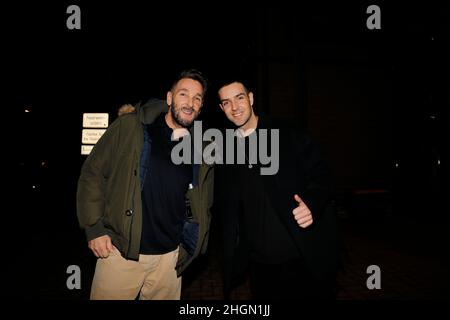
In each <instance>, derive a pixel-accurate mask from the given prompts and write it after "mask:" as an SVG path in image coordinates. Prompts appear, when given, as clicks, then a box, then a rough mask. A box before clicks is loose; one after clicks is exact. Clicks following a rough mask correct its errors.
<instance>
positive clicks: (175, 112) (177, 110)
mask: <svg viewBox="0 0 450 320" xmlns="http://www.w3.org/2000/svg"><path fill="white" fill-rule="evenodd" d="M182 110H187V111H192V115H193V117H192V120H185V119H183V117H182V115H181V112H182ZM170 113H171V114H172V118H173V120H174V121H175V122H176V123H177V124H178V125H180V126H182V127H183V128H188V127H190V126H191V125H192V123H193V122H194V120H195V119H197V117H198V112H196V111H195V110H194V108H191V107H178V106H177V105H176V104H175V102H174V103H172V105H171V106H170Z"/></svg>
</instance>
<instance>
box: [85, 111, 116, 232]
mask: <svg viewBox="0 0 450 320" xmlns="http://www.w3.org/2000/svg"><path fill="white" fill-rule="evenodd" d="M120 118H121V117H119V119H117V120H116V121H114V122H113V123H112V124H111V126H110V127H109V128H108V129H107V130H106V132H105V133H104V134H103V135H102V137H101V138H100V139H99V140H98V142H97V143H96V145H95V146H94V148H93V149H92V151H91V153H90V154H89V156H88V157H87V159H86V160H85V162H84V164H83V166H82V168H81V173H80V177H79V179H78V187H77V216H78V222H79V225H80V227H81V228H83V229H84V230H85V232H86V237H87V240H88V241H89V240H92V239H95V238H98V237H100V236H102V235H105V234H107V230H106V229H105V226H104V225H103V221H102V218H103V215H104V212H105V191H106V190H105V188H106V181H107V180H108V178H109V176H110V172H111V168H112V161H113V155H114V154H115V151H114V150H115V148H116V146H115V143H116V141H117V138H116V137H118V136H119V133H120V123H121V119H120Z"/></svg>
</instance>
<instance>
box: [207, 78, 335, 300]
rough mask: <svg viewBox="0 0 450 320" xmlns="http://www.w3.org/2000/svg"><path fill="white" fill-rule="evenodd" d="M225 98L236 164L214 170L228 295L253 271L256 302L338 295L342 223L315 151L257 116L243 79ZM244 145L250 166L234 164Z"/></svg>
mask: <svg viewBox="0 0 450 320" xmlns="http://www.w3.org/2000/svg"><path fill="white" fill-rule="evenodd" d="M219 99H220V107H221V109H222V110H223V111H224V113H225V115H226V117H227V118H228V119H229V120H230V121H231V122H232V123H233V124H234V125H235V127H236V128H237V130H236V131H235V137H234V139H235V147H236V152H234V153H233V157H235V158H234V159H235V160H236V161H235V162H233V163H234V164H230V159H232V158H227V155H224V156H223V158H224V159H227V162H226V164H225V165H219V166H217V167H216V170H217V171H216V196H215V204H214V206H215V208H216V210H217V211H218V213H219V217H220V223H219V226H220V229H221V231H222V232H221V233H222V240H223V251H222V253H223V258H224V263H223V268H224V280H225V286H224V288H225V294H226V296H228V294H229V293H230V291H231V290H232V288H233V286H234V285H235V284H237V281H238V279H242V276H243V275H244V274H245V271H246V270H248V271H249V274H250V284H251V291H252V295H253V298H255V299H260V298H262V299H301V298H320V299H323V298H324V299H329V298H331V299H332V298H334V297H335V293H336V291H335V279H336V270H337V265H338V251H339V250H338V247H339V245H338V236H337V224H336V217H335V213H334V210H333V206H332V204H331V203H332V202H331V188H330V181H329V180H330V177H329V170H328V169H327V166H326V165H325V163H324V161H323V160H322V158H321V156H320V153H319V151H318V148H317V146H316V145H315V144H314V143H313V142H312V141H311V140H310V139H309V138H308V137H307V136H306V135H304V134H302V133H300V132H299V131H298V130H297V129H295V128H290V127H280V126H276V125H274V123H272V122H271V121H270V120H269V119H267V118H264V117H261V116H260V117H258V116H257V115H256V114H255V112H254V110H253V102H254V97H253V93H252V92H250V91H249V90H248V89H247V88H246V86H245V85H244V84H243V83H242V82H240V81H229V82H227V83H224V84H223V85H222V86H221V87H220V89H219ZM264 129H266V130H264ZM255 141H258V142H257V143H256V144H255ZM266 142H267V143H266ZM239 146H242V147H243V149H241V150H246V152H245V155H244V157H243V159H245V160H244V162H245V163H244V164H235V163H237V156H238V154H239V152H240V151H239ZM255 146H256V148H254V147H255ZM264 149H265V150H264ZM227 151H228V149H227ZM264 154H265V155H266V156H267V155H269V154H270V156H271V159H270V160H271V161H270V162H271V163H270V170H267V169H268V163H267V157H265V158H264V157H263V155H264ZM258 156H259V157H258ZM241 159H242V157H241ZM255 159H256V161H255ZM264 159H265V161H261V160H264ZM264 168H265V169H266V171H265V173H264V171H263V170H264Z"/></svg>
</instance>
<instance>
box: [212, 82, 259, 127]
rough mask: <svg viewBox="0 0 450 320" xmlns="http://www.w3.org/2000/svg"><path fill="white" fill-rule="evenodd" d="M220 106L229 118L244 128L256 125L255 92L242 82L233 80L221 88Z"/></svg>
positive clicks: (237, 125)
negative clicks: (249, 90)
mask: <svg viewBox="0 0 450 320" xmlns="http://www.w3.org/2000/svg"><path fill="white" fill-rule="evenodd" d="M219 99H220V108H221V109H222V110H223V112H225V115H226V116H227V118H228V120H230V121H231V122H233V123H234V124H235V125H236V127H238V128H241V129H243V130H247V129H251V128H254V127H256V123H257V119H256V116H255V113H254V112H253V107H252V106H253V93H251V92H248V90H247V89H246V88H245V87H244V85H243V84H242V83H240V82H233V83H230V84H228V85H226V86H223V87H222V88H220V90H219Z"/></svg>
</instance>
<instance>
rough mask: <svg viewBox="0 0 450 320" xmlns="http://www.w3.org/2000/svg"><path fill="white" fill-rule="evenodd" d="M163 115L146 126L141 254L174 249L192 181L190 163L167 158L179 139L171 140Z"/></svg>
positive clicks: (182, 223) (179, 235)
mask: <svg viewBox="0 0 450 320" xmlns="http://www.w3.org/2000/svg"><path fill="white" fill-rule="evenodd" d="M164 116H165V114H162V115H161V116H159V117H158V118H157V119H156V120H155V122H153V123H152V124H150V125H146V126H145V127H144V130H147V133H148V137H149V140H150V141H147V142H145V143H150V146H149V148H148V150H149V151H150V154H149V155H148V156H147V159H143V160H144V161H145V167H146V172H145V176H144V181H143V188H142V191H141V195H142V236H141V248H140V253H141V254H164V253H168V252H170V251H173V250H175V249H176V248H177V247H178V245H179V244H180V241H181V234H182V230H183V225H184V221H185V219H186V203H185V194H186V192H187V190H188V187H189V183H192V165H190V164H179V165H176V164H174V163H173V162H172V160H171V156H170V155H171V152H172V148H173V147H174V146H175V145H176V144H177V143H179V142H180V141H181V139H180V140H179V141H171V135H172V129H171V128H170V127H169V126H168V125H167V123H166V121H165V118H164Z"/></svg>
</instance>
